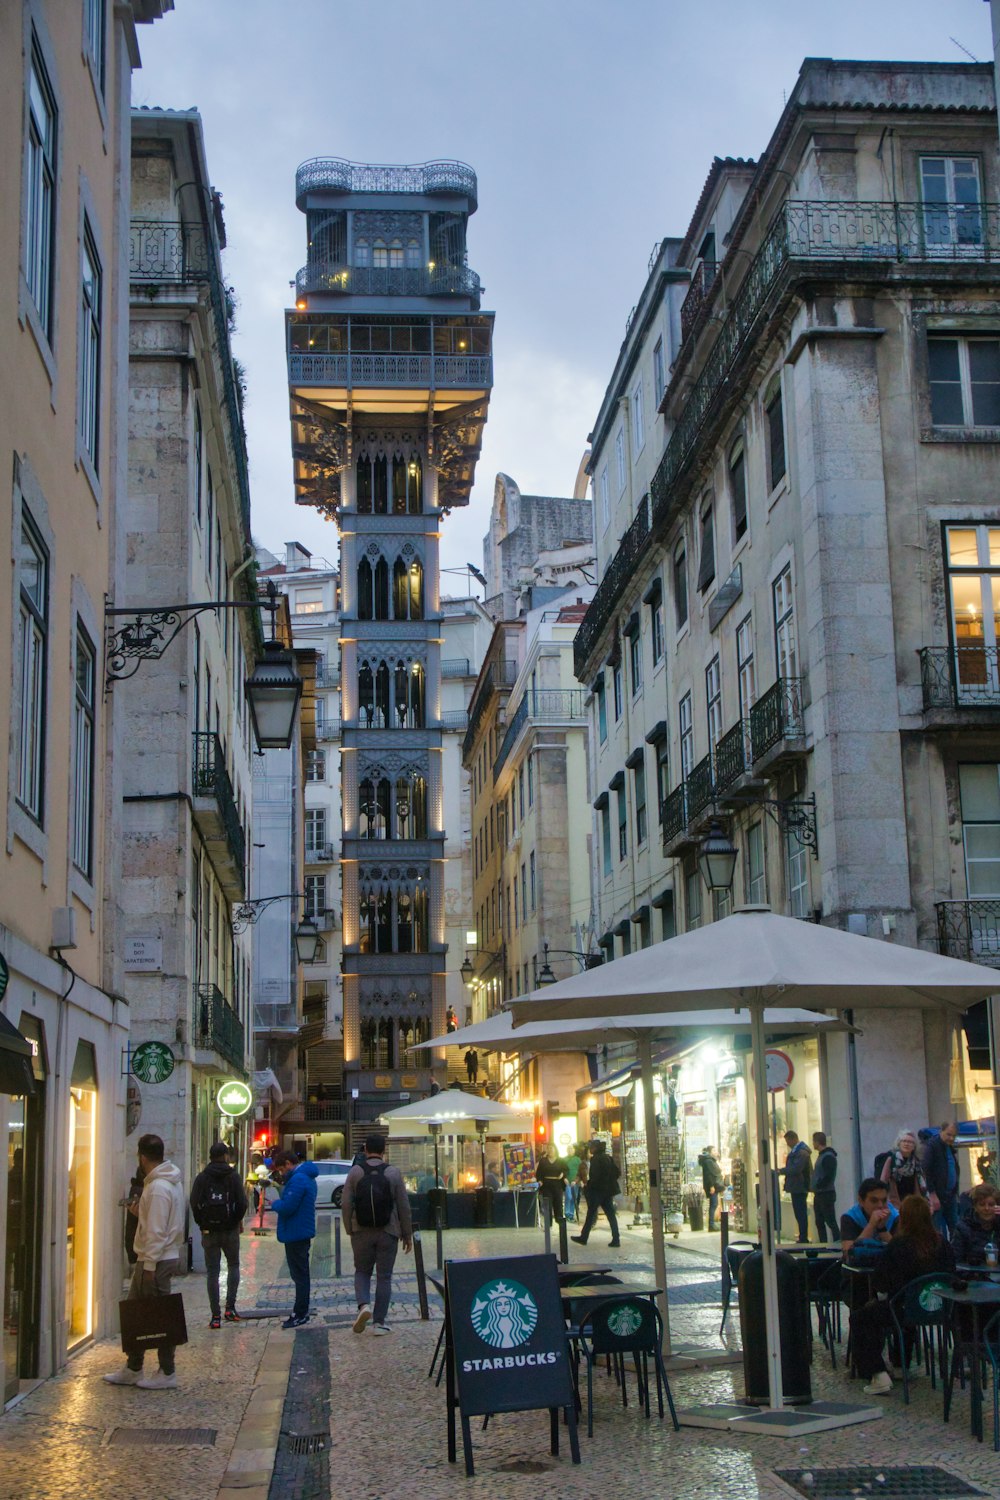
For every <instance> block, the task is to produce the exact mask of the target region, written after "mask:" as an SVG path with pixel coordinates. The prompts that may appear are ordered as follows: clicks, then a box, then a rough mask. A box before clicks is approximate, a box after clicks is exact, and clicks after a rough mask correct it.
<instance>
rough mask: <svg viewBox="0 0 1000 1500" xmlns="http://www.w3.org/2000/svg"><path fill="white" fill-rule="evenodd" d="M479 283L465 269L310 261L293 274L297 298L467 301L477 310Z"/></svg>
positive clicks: (470, 271)
mask: <svg viewBox="0 0 1000 1500" xmlns="http://www.w3.org/2000/svg"><path fill="white" fill-rule="evenodd" d="M482 291H483V288H482V283H481V282H480V280H479V277H478V275H477V274H476V272H475V271H472V270H470V269H469V267H468V266H438V265H435V267H434V269H433V270H431V268H430V267H429V266H349V265H347V264H346V263H345V262H343V261H332V260H326V261H311V262H310V263H309V264H308V265H305V266H303V267H302V269H301V270H300V271H298V272H296V275H295V293H296V296H297V297H301V296H303V295H304V294H305V293H306V292H331V293H335V294H339V295H341V296H345V297H446V296H453V297H456V296H457V297H470V298H471V299H472V300H473V301H474V302H475V303H476V306H477V307H478V305H479V299H480V297H481V296H482Z"/></svg>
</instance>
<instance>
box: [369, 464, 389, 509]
mask: <svg viewBox="0 0 1000 1500" xmlns="http://www.w3.org/2000/svg"><path fill="white" fill-rule="evenodd" d="M373 469H374V474H373V481H374V483H373V496H372V498H373V501H374V509H375V514H376V515H377V516H384V515H386V514H388V510H389V470H388V465H387V463H386V457H385V454H384V453H380V454H378V456H377V457H376V459H375V463H374V465H373Z"/></svg>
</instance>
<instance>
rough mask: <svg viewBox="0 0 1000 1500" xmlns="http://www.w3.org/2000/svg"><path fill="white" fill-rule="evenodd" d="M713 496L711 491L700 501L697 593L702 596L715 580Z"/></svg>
mask: <svg viewBox="0 0 1000 1500" xmlns="http://www.w3.org/2000/svg"><path fill="white" fill-rule="evenodd" d="M714 498H715V497H714V496H713V495H712V493H711V491H710V492H709V493H708V494H707V495H706V496H705V498H704V500H703V501H702V508H701V554H700V556H699V558H698V592H699V594H702V593H704V592H705V590H706V589H707V588H708V586H709V584H710V583H711V582H712V581H713V580H714V578H715V521H714V514H715V510H714Z"/></svg>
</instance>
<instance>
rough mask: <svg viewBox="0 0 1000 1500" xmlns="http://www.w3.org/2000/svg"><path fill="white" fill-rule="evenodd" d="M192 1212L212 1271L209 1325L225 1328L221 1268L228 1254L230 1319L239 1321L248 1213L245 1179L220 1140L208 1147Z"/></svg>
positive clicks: (194, 1188)
mask: <svg viewBox="0 0 1000 1500" xmlns="http://www.w3.org/2000/svg"><path fill="white" fill-rule="evenodd" d="M190 1203H191V1212H192V1214H193V1215H194V1221H195V1223H196V1224H197V1226H198V1228H199V1229H200V1230H201V1243H202V1246H203V1248H204V1251H205V1270H206V1271H207V1272H208V1302H209V1306H210V1307H211V1309H212V1318H211V1321H210V1323H209V1325H208V1326H209V1328H221V1327H222V1317H221V1309H220V1307H219V1269H220V1267H221V1265H222V1257H223V1255H224V1256H225V1257H226V1322H227V1323H238V1322H239V1321H240V1315H239V1313H238V1312H237V1311H236V1293H237V1291H238V1289H239V1284H240V1230H241V1229H242V1227H243V1220H244V1219H245V1217H246V1212H247V1195H246V1189H245V1188H244V1186H243V1179H242V1177H241V1176H240V1174H239V1172H237V1170H236V1168H235V1167H233V1166H231V1165H230V1162H229V1147H228V1146H227V1145H225V1143H224V1142H223V1141H216V1142H215V1145H214V1146H210V1147H209V1149H208V1166H207V1167H206V1168H205V1170H204V1172H199V1173H198V1175H197V1177H196V1178H195V1180H194V1183H193V1185H192V1187H191V1198H190Z"/></svg>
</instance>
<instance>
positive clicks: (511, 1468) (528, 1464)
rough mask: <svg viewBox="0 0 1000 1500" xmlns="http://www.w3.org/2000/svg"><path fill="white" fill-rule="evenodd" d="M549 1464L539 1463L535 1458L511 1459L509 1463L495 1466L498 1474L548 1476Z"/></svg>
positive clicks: (550, 1466)
mask: <svg viewBox="0 0 1000 1500" xmlns="http://www.w3.org/2000/svg"><path fill="white" fill-rule="evenodd" d="M551 1468H552V1465H551V1464H543V1463H540V1462H539V1460H538V1459H537V1458H512V1459H511V1461H510V1463H506V1464H497V1466H496V1471H495V1472H496V1473H498V1474H548V1473H549V1472H550V1470H551Z"/></svg>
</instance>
